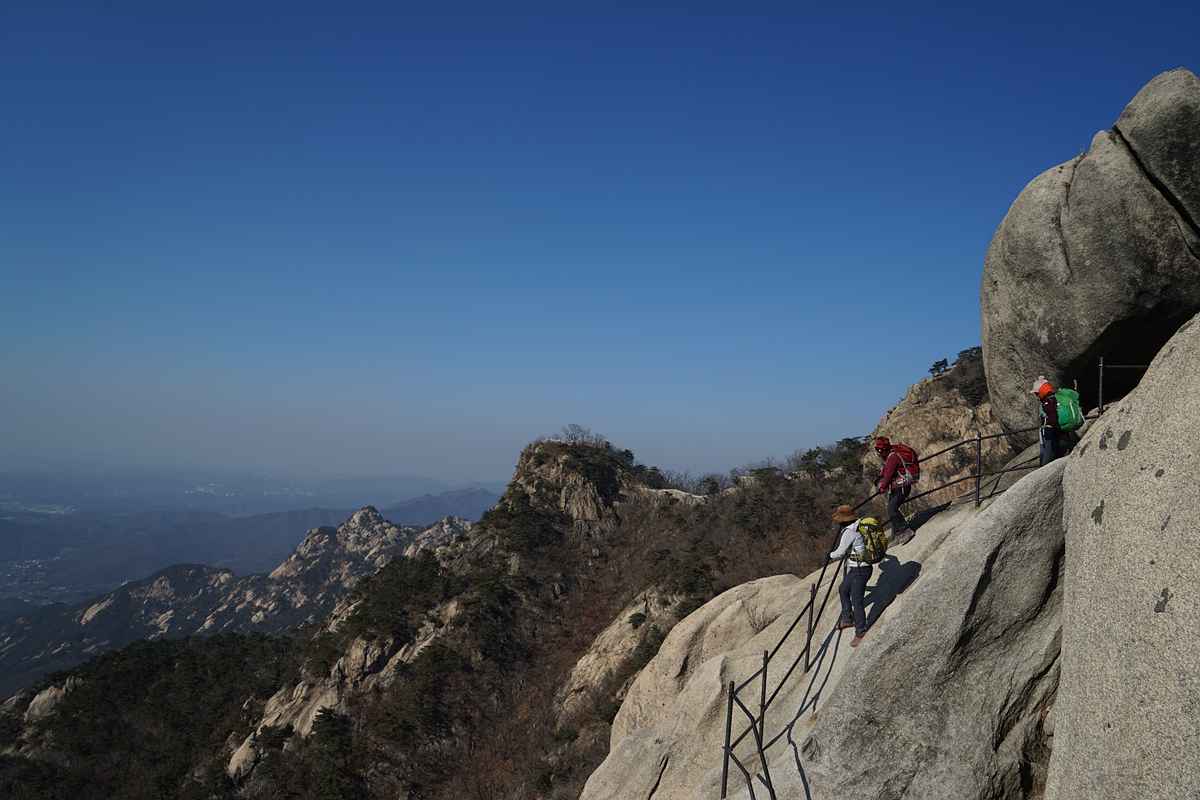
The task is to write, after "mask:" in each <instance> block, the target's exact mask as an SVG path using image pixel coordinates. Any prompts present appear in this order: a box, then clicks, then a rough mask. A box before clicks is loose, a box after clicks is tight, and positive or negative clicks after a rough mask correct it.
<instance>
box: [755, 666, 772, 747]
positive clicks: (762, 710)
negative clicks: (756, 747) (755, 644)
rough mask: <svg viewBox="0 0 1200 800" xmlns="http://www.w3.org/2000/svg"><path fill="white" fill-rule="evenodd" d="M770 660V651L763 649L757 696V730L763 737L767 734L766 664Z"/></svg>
mask: <svg viewBox="0 0 1200 800" xmlns="http://www.w3.org/2000/svg"><path fill="white" fill-rule="evenodd" d="M770 661H771V652H770V651H769V650H763V679H762V694H761V695H759V698H758V732H759V735H761V736H763V737H765V736H766V735H767V664H769V663H770Z"/></svg>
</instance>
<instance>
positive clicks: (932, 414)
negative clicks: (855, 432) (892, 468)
mask: <svg viewBox="0 0 1200 800" xmlns="http://www.w3.org/2000/svg"><path fill="white" fill-rule="evenodd" d="M976 358H978V357H976ZM964 366H965V365H964ZM957 368H958V365H956V369H957ZM951 380H952V375H938V376H930V377H928V378H924V379H922V380H920V381H918V382H917V383H915V384H913V385H912V386H911V387H910V388H909V390H908V393H907V394H906V395H905V396H904V397H903V398H901V400H900V402H899V403H897V404H896V405H895V406H894V407H892V409H891V410H890V411H888V412H887V414H886V415H884V417H883V419H881V420H880V421H879V424H878V425H876V426H875V430H874V431H872V432H871V436H870V440H871V441H874V440H875V438H876V437H879V436H886V437H888V438H889V439H890V440H892V441H893V442H903V443H904V444H907V445H908V446H909V447H911V448H913V450H915V451H916V452H917V455H918V456H920V457H921V482H920V484H918V489H917V492H924V491H926V489H927V488H928V489H932V488H933V487H934V486H939V485H943V484H947V483H950V482H951V481H953V480H955V479H957V478H961V477H964V476H967V475H971V474H973V473H974V471H975V461H976V446H975V444H974V443H972V444H968V445H964V446H963V449H962V451H961V454H960V455H959V456H958V459H957V460H956V458H955V451H954V450H950V451H948V452H944V453H941V455H936V456H934V455H933V454H934V453H938V452H939V451H942V450H945V449H946V448H947V447H950V446H951V445H953V444H955V443H956V442H962V441H965V440H967V439H974V438H975V437H976V436H981V437H986V436H994V435H995V434H1000V433H1003V429H1002V428H1001V427H1000V423H999V421H998V420H997V419H996V417H995V415H993V414H992V406H991V403H990V402H988V401H986V400H984V401H983V402H981V403H979V404H978V405H975V404H972V403H971V402H969V401H968V400H967V399H966V398H965V397H964V396H963V395H962V393H961V392H960V391H958V389H957V388H955V387H954V386H952V385H951ZM980 449H981V451H982V452H981V454H980V456H981V458H982V461H983V465H984V467H985V471H986V468H987V467H989V466H993V465H999V464H1001V463H1002V462H1003V461H1005V460H1006V459H1007V457H1008V456H1009V455H1010V454H1011V450H1010V447H1009V443H1008V441H1007V440H1006V439H1005V438H1004V437H996V438H990V439H981V441H980ZM930 456H932V457H930ZM863 463H864V465H865V467H866V469H867V472H868V473H869V474H874V473H876V472H878V471H879V470H880V469H881V468H882V462H881V461H880V460H879V457H878V456H877V455H876V454H875V452H874V450H873V449H872V450H870V451H869V452H868V453H867V455H865V456H864V457H863ZM963 488H964V484H959V485H957V486H951V487H949V488H947V489H944V490H941V491H937V492H934V493H933V494H931V495H929V496H928V499H927V500H926V501H925V504H926V506H932V505H936V504H940V503H944V502H948V501H949V500H951V499H952V498H954V497H955V496H956V495H958V494H960V493H961V492H962V491H963ZM909 513H911V508H910V511H909Z"/></svg>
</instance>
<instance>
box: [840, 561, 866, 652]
mask: <svg viewBox="0 0 1200 800" xmlns="http://www.w3.org/2000/svg"><path fill="white" fill-rule="evenodd" d="M871 572H872V569H871V565H870V564H864V565H862V566H861V567H860V566H858V565H856V564H854V563H851V564H850V566H849V567H848V568H847V569H846V577H844V578H842V585H841V586H839V587H838V595H839V596H841V598H842V617H841V619H840V620H839V621H840V622H853V623H854V635H855V636H865V635H866V633H867V612H866V609H864V608H863V593H864V592H865V591H866V589H867V581H869V580H871Z"/></svg>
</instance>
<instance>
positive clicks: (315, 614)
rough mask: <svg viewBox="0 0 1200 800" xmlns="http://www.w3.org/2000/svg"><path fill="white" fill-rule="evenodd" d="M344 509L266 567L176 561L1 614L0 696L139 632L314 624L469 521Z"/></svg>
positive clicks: (141, 635) (272, 629) (278, 629)
mask: <svg viewBox="0 0 1200 800" xmlns="http://www.w3.org/2000/svg"><path fill="white" fill-rule="evenodd" d="M348 516H349V519H345V520H343V522H342V523H341V524H340V525H339V526H338V527H336V528H335V527H333V526H319V527H316V528H314V529H312V530H310V531H309V532H308V534H307V535H306V536H304V537H302V539H303V541H301V542H299V543H298V546H296V547H295V549H294V550H292V551H291V554H290V555H289V556H287V557H286V558H281V559H279V560H278V561H276V563H275V565H274V567H275V568H274V570H273V571H271V573H270V574H261V573H260V574H252V575H246V576H235V575H233V574H232V573H231V572H230V571H229V570H226V569H217V568H214V567H209V566H203V565H200V564H186V563H183V564H174V565H172V566H169V567H166V568H164V569H160V570H158V571H157V572H155V573H154V574H152V575H150V576H149V577H143V578H141V579H140V580H135V581H130V582H127V583H124V584H122V585H121V586H120V587H118V588H117V589H115V590H113V591H111V592H109V593H107V594H103V595H100V596H97V597H94V598H92V599H90V600H88V601H86V602H83V603H79V604H76V605H67V604H65V603H51V604H49V605H45V606H42V607H40V608H35V609H33V610H24V611H23V612H22V613H20V614H19V616H14V617H12V618H10V619H5V620H0V697H7V696H8V695H10V694H12V693H13V692H15V691H17V690H19V689H20V688H22V687H23V686H26V685H28V684H29V683H31V682H32V681H33V680H36V679H37V678H38V677H40V676H41V675H43V674H45V673H46V672H51V671H53V670H56V669H65V668H67V667H71V666H74V665H75V664H78V663H80V662H82V661H84V660H86V659H87V658H88V657H90V656H93V655H97V654H99V653H103V652H105V651H107V650H111V649H114V648H118V647H122V646H123V645H126V644H128V643H129V642H132V641H135V640H137V639H146V638H149V639H155V638H178V637H181V636H195V635H212V634H218V633H224V632H236V633H243V634H247V633H252V632H258V633H267V634H279V633H282V632H284V631H286V630H288V629H290V628H292V627H295V626H296V625H299V624H302V623H305V622H310V623H316V622H320V621H322V620H323V619H324V617H325V615H326V614H328V613H329V612H330V611H331V610H332V609H333V607H334V605H336V603H337V602H338V601H340V600H341V599H342V598H343V597H345V596H346V594H348V593H349V592H350V591H351V590H352V589H353V588H354V587H355V585H357V583H358V581H359V580H360V579H361V578H362V577H363V576H365V575H370V574H372V573H374V572H375V571H376V570H378V569H379V567H381V566H382V565H383V564H385V563H387V562H388V561H389V560H391V559H392V558H393V557H394V556H397V555H408V556H410V557H411V556H414V555H416V554H417V552H418V551H419V550H420V548H422V547H425V548H430V549H434V548H437V547H438V546H440V545H442V544H445V543H446V542H448V541H450V540H451V539H452V538H453V537H455V536H458V535H460V534H465V533H466V532H467V531H469V530H470V527H471V526H470V523H469V522H467V521H466V520H463V519H455V518H451V519H446V520H443V521H440V522H438V523H437V524H435V525H431V526H426V527H415V526H398V525H395V524H393V523H391V522H389V521H387V520H385V519H384V518H383V517H382V516H381V515H380V514H379V512H377V511H376V510H375V509H374V508H365V509H363V510H362V511H359V512H358V513H355V514H353V515H352V516H350V515H348Z"/></svg>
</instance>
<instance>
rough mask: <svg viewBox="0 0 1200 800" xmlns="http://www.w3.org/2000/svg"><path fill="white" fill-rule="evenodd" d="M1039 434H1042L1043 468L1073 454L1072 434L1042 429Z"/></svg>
mask: <svg viewBox="0 0 1200 800" xmlns="http://www.w3.org/2000/svg"><path fill="white" fill-rule="evenodd" d="M1039 433H1040V434H1041V445H1042V466H1043V467H1044V466H1046V465H1047V464H1049V463H1050V462H1051V461H1053V460H1054V459H1056V458H1062V457H1063V456H1065V455H1066V454H1067V453H1069V452H1071V445H1072V444H1073V442H1072V441H1071V436H1070V434H1066V433H1062V432H1061V431H1056V430H1054V429H1053V428H1042V429H1041V431H1039Z"/></svg>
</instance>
